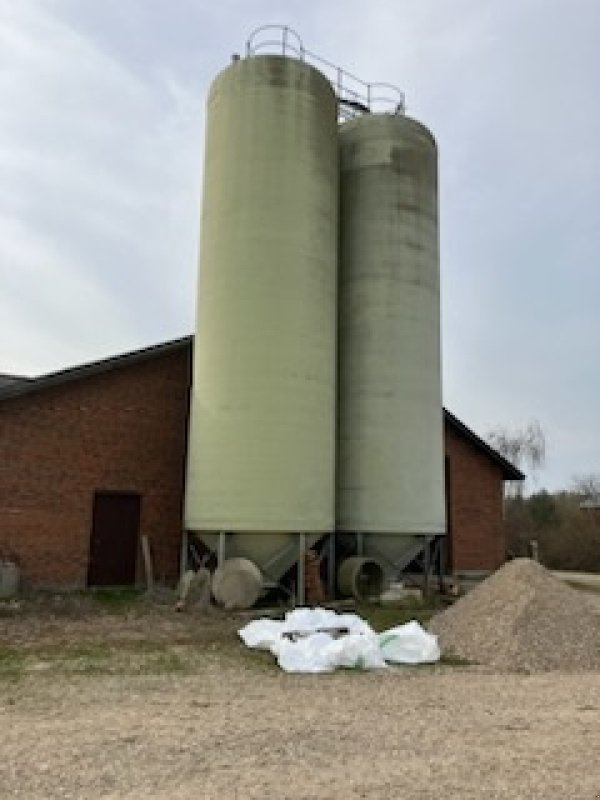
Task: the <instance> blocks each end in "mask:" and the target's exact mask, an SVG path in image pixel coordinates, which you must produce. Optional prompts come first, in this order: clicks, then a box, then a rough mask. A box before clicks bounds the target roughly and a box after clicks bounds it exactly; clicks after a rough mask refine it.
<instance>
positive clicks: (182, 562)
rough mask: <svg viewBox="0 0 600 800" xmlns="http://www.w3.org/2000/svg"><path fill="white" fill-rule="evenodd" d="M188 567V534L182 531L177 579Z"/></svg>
mask: <svg viewBox="0 0 600 800" xmlns="http://www.w3.org/2000/svg"><path fill="white" fill-rule="evenodd" d="M187 565H188V532H187V531H183V533H182V535H181V553H180V556H179V577H180V578H181V577H182V576H183V573H184V572H185V571H186V570H187Z"/></svg>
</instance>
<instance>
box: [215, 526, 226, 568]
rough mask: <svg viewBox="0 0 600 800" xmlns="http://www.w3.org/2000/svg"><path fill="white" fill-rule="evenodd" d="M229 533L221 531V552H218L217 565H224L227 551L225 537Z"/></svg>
mask: <svg viewBox="0 0 600 800" xmlns="http://www.w3.org/2000/svg"><path fill="white" fill-rule="evenodd" d="M226 536H227V534H226V533H225V531H219V552H218V553H217V566H219V567H221V566H223V562H224V561H225V558H226V553H225V538H226Z"/></svg>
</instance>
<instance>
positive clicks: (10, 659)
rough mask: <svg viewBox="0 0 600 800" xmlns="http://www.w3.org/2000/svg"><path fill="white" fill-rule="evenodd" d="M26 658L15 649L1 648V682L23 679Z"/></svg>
mask: <svg viewBox="0 0 600 800" xmlns="http://www.w3.org/2000/svg"><path fill="white" fill-rule="evenodd" d="M24 663H25V656H24V655H23V653H22V652H21V651H20V650H17V649H16V648H15V647H0V680H14V679H18V678H20V677H21V675H22V674H23V668H24Z"/></svg>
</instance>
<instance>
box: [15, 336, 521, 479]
mask: <svg viewBox="0 0 600 800" xmlns="http://www.w3.org/2000/svg"><path fill="white" fill-rule="evenodd" d="M193 338H194V337H193V336H182V337H181V338H180V339H173V340H171V341H169V342H162V343H160V344H156V345H152V346H150V347H144V348H143V349H141V350H134V351H133V352H129V353H123V354H121V355H117V356H111V357H110V358H104V359H101V360H99V361H92V362H90V363H88V364H82V365H80V366H76V367H70V368H68V369H63V370H60V371H58V372H51V373H48V374H47V375H41V376H40V377H38V378H18V377H16V376H5V375H0V378H8V379H9V380H7V381H5V382H1V381H0V402H1V401H3V400H8V399H10V398H13V397H22V396H24V395H29V394H34V393H37V392H40V391H42V390H44V389H51V388H53V387H55V386H64V385H65V384H68V383H72V382H74V381H78V380H83V379H84V378H90V377H92V376H94V375H101V374H103V373H106V372H110V371H111V370H114V369H119V368H120V367H126V366H131V365H133V364H139V363H142V362H144V361H148V360H150V359H153V358H157V357H159V356H163V355H166V354H167V353H172V352H177V351H178V350H183V349H187V348H190V347H191V345H192V341H193ZM444 420H445V422H446V425H448V426H449V427H450V428H452V429H453V430H454V431H455V432H456V433H458V434H459V435H460V436H463V437H464V438H465V439H467V440H468V441H470V442H471V443H472V444H473V445H475V447H476V448H477V449H479V450H480V451H481V452H483V453H484V454H485V455H486V456H487V457H488V458H490V459H491V460H492V461H493V462H494V463H495V464H496V465H497V466H498V467H500V469H501V470H502V477H503V479H504V480H509V481H522V480H524V479H525V475H524V474H523V473H522V472H521V471H520V470H519V469H517V468H516V467H515V466H514V465H513V464H511V463H510V461H508V460H507V459H505V458H504V456H502V455H501V454H500V453H499V452H498V451H497V450H494V448H493V447H490V445H489V444H488V443H487V442H485V441H484V440H483V439H481V438H480V437H479V436H478V435H477V434H476V433H475V432H474V431H472V430H471V429H470V428H468V427H467V426H466V425H465V424H464V423H463V422H461V421H460V420H459V419H458V418H457V417H455V416H454V414H451V413H450V411H448V410H447V409H444Z"/></svg>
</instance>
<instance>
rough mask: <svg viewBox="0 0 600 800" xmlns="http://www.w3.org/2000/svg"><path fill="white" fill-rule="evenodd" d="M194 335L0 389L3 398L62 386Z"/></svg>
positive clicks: (169, 348)
mask: <svg viewBox="0 0 600 800" xmlns="http://www.w3.org/2000/svg"><path fill="white" fill-rule="evenodd" d="M192 339H193V336H182V337H180V338H179V339H171V340H170V341H168V342H161V343H159V344H154V345H150V346H149V347H143V348H142V349H141V350H133V351H130V352H127V353H121V354H120V355H117V356H109V357H108V358H102V359H100V360H98V361H90V362H88V363H86V364H81V365H78V366H76V367H68V368H67V369H61V370H59V371H58V372H49V373H47V374H45V375H41V376H40V377H38V378H28V379H26V380H24V381H23V382H20V381H19V382H17V383H15V384H12V385H10V386H6V387H4V388H2V389H0V401H2V400H9V399H10V398H13V397H22V396H23V395H27V394H33V393H34V392H39V391H43V390H44V389H51V388H53V387H55V386H62V385H63V384H65V383H71V382H73V381H77V380H81V379H83V378H90V377H92V376H93V375H100V374H102V373H104V372H109V371H111V370H113V369H118V368H119V367H124V366H129V365H131V364H139V363H142V362H143V361H148V360H150V359H152V358H157V357H158V356H162V355H166V354H167V353H170V352H173V351H176V350H179V349H181V348H184V347H186V346H187V345H189V344H191V342H192Z"/></svg>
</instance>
